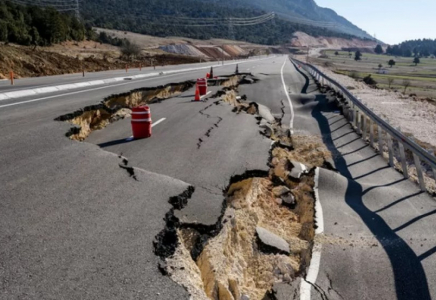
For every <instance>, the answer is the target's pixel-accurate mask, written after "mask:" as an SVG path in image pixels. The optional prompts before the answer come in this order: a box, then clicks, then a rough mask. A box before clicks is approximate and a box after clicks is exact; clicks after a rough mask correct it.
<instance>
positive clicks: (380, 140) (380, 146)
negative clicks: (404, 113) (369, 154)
mask: <svg viewBox="0 0 436 300" xmlns="http://www.w3.org/2000/svg"><path fill="white" fill-rule="evenodd" d="M377 128H378V151H379V152H380V155H381V156H382V157H383V129H382V128H381V127H380V125H377Z"/></svg>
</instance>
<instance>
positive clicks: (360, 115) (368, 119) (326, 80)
mask: <svg viewBox="0 0 436 300" xmlns="http://www.w3.org/2000/svg"><path fill="white" fill-rule="evenodd" d="M292 61H293V62H294V63H297V64H299V65H300V66H302V67H303V68H304V69H305V70H306V71H307V72H309V73H310V74H311V75H312V76H313V77H314V78H316V79H317V80H318V81H319V82H321V83H322V84H323V85H328V86H329V87H330V88H332V89H333V90H334V91H335V92H336V93H339V94H342V96H343V97H344V98H345V101H344V103H343V105H345V106H347V107H346V108H347V109H348V111H349V114H348V120H349V121H350V123H351V124H352V125H353V126H354V127H355V129H356V131H357V132H358V133H359V134H362V138H363V139H364V140H366V138H367V132H368V127H369V133H370V136H369V141H370V145H371V147H373V148H375V147H374V130H373V126H372V124H371V123H373V124H376V125H377V126H378V144H379V150H380V151H379V152H380V155H383V150H382V149H383V131H384V132H385V133H386V140H387V141H386V142H387V145H388V149H389V165H390V166H391V167H394V150H393V141H397V142H398V145H399V150H400V156H401V164H402V169H403V175H404V177H405V178H408V177H409V173H408V166H407V161H406V155H405V149H408V150H410V151H411V152H412V153H413V158H414V163H415V167H416V172H417V175H418V180H419V185H420V187H421V190H423V191H425V190H426V185H425V181H424V175H423V172H422V166H421V162H422V161H424V162H425V163H426V164H427V165H429V166H430V167H431V168H432V171H433V178H434V179H435V181H436V157H435V156H433V155H432V154H430V153H429V152H427V151H426V150H425V149H423V148H422V147H421V146H419V145H418V144H416V143H415V142H414V141H412V140H411V139H409V138H408V137H407V136H405V135H404V134H402V133H401V132H399V131H398V130H396V129H395V128H393V127H392V126H391V125H389V124H388V123H387V122H386V121H384V120H383V119H381V118H380V117H379V116H377V115H376V114H375V113H374V112H372V111H371V110H370V109H369V108H367V107H366V106H365V105H364V104H363V103H362V102H361V101H360V100H359V99H358V98H356V97H355V96H354V95H353V94H351V93H350V92H349V91H348V90H347V89H346V88H345V87H343V86H342V85H341V84H340V83H338V82H337V81H335V80H334V79H332V78H330V77H329V76H327V75H326V74H324V73H323V72H321V71H320V70H319V69H317V68H316V67H314V66H312V65H310V64H307V63H304V62H302V61H299V60H297V59H292Z"/></svg>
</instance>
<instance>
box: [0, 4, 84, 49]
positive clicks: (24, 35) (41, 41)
mask: <svg viewBox="0 0 436 300" xmlns="http://www.w3.org/2000/svg"><path fill="white" fill-rule="evenodd" d="M90 35H92V29H91V28H90V27H88V28H87V27H85V25H84V24H83V23H82V22H80V21H79V20H77V19H76V18H75V17H74V16H72V15H68V14H62V13H60V12H58V11H56V10H55V9H53V8H49V7H48V8H40V7H37V6H23V5H17V4H14V3H11V2H9V1H3V0H0V42H6V43H16V44H19V45H26V46H30V45H33V46H35V47H36V46H48V45H52V44H58V43H61V42H64V41H68V40H70V41H71V40H72V41H82V40H84V39H85V38H86V37H89V36H90Z"/></svg>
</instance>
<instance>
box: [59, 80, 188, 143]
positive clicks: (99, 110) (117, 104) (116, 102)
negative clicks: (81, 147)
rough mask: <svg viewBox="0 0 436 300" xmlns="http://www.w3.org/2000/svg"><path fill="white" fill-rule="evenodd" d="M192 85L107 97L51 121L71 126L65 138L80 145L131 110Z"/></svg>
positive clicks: (162, 87)
mask: <svg viewBox="0 0 436 300" xmlns="http://www.w3.org/2000/svg"><path fill="white" fill-rule="evenodd" d="M194 84H195V82H194V81H184V82H179V83H169V84H166V85H164V86H158V87H151V88H140V89H135V90H132V91H130V92H127V93H122V94H117V95H111V96H109V97H107V98H105V99H104V100H103V101H102V102H101V103H100V104H97V105H91V106H87V107H84V108H83V109H80V110H77V111H75V112H73V113H69V114H66V115H62V116H59V117H57V118H56V119H55V121H64V122H69V123H71V124H73V125H75V126H74V127H72V128H71V129H70V130H69V131H68V132H67V133H66V136H67V137H69V138H71V139H73V140H77V141H84V140H85V139H86V138H87V137H88V136H89V135H90V134H91V132H92V131H94V130H101V129H103V128H105V127H106V126H107V125H109V124H110V123H113V122H116V121H118V120H120V119H124V118H126V117H129V116H130V114H131V112H132V111H131V108H133V107H137V106H141V105H145V104H150V103H156V102H160V101H162V100H165V99H169V98H172V97H175V96H177V95H180V94H181V93H183V92H185V91H187V90H189V89H190V88H192V87H193V86H194Z"/></svg>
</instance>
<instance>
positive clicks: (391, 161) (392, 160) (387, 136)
mask: <svg viewBox="0 0 436 300" xmlns="http://www.w3.org/2000/svg"><path fill="white" fill-rule="evenodd" d="M386 139H387V142H388V148H389V165H390V166H391V167H392V168H393V167H395V165H394V149H393V147H392V138H391V136H390V135H389V133H387V132H386Z"/></svg>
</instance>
